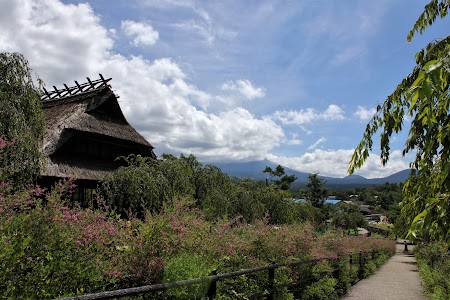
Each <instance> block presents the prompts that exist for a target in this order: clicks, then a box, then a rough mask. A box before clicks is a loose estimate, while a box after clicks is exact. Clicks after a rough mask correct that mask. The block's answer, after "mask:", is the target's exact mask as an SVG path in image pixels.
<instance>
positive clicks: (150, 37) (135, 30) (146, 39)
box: [121, 20, 159, 46]
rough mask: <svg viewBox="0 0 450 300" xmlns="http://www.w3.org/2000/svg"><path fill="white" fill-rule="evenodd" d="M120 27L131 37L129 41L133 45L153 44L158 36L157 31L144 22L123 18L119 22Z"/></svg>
mask: <svg viewBox="0 0 450 300" xmlns="http://www.w3.org/2000/svg"><path fill="white" fill-rule="evenodd" d="M121 29H122V31H123V32H124V33H125V34H126V35H127V36H128V37H130V38H132V39H133V40H132V42H131V43H132V44H133V45H134V46H139V45H147V46H151V45H153V44H155V43H156V41H157V40H158V38H159V34H158V31H156V30H155V29H153V27H152V26H151V25H150V24H147V23H145V22H135V21H132V20H125V21H122V23H121Z"/></svg>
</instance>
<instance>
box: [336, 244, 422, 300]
mask: <svg viewBox="0 0 450 300" xmlns="http://www.w3.org/2000/svg"><path fill="white" fill-rule="evenodd" d="M403 249H404V246H403V245H398V244H397V253H396V254H395V255H394V256H393V257H391V258H390V259H389V260H388V261H387V262H386V263H385V264H384V265H383V266H382V267H381V268H380V269H379V270H378V271H377V272H376V273H375V274H373V275H372V276H369V277H368V278H366V279H363V280H361V281H360V282H358V283H357V284H355V285H354V286H352V287H351V288H350V291H349V292H348V294H347V295H346V296H345V297H344V298H343V299H345V300H346V299H348V300H372V299H377V300H378V299H382V300H405V299H407V300H427V297H425V295H424V294H423V289H422V285H421V281H420V278H419V272H418V270H417V262H416V259H415V257H414V256H413V255H407V254H403V253H402V250H403ZM408 249H409V250H411V249H412V246H408Z"/></svg>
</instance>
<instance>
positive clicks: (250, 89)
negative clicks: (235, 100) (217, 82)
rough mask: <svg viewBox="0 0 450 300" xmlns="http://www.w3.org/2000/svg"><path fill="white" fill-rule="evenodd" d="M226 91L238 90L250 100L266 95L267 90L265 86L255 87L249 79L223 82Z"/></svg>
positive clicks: (223, 88)
mask: <svg viewBox="0 0 450 300" xmlns="http://www.w3.org/2000/svg"><path fill="white" fill-rule="evenodd" d="M222 90H224V91H237V92H239V93H240V94H241V95H242V96H244V97H245V98H246V99H248V100H253V99H256V98H261V97H264V96H265V94H266V92H265V89H264V88H261V87H254V86H253V84H252V83H251V82H250V81H249V80H236V81H231V80H230V81H228V82H225V83H224V84H222Z"/></svg>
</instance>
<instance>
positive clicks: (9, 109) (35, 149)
mask: <svg viewBox="0 0 450 300" xmlns="http://www.w3.org/2000/svg"><path fill="white" fill-rule="evenodd" d="M37 82H38V83H39V84H41V83H42V82H41V81H40V80H39V78H37ZM43 138H44V114H43V111H42V107H41V101H40V91H39V88H38V87H36V85H35V83H34V81H33V76H32V73H31V69H30V68H29V66H28V62H27V60H26V59H25V58H24V57H23V56H22V55H21V54H18V53H0V181H10V182H11V183H14V184H21V183H25V182H29V181H31V180H33V179H35V178H36V177H37V176H38V175H39V174H40V171H41V169H42V166H43V159H42V155H41V148H42V142H43Z"/></svg>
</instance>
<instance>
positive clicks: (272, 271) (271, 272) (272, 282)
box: [267, 262, 275, 300]
mask: <svg viewBox="0 0 450 300" xmlns="http://www.w3.org/2000/svg"><path fill="white" fill-rule="evenodd" d="M270 264H271V268H270V269H269V285H268V286H267V289H268V290H269V295H267V300H273V294H274V292H273V291H270V290H271V289H273V288H274V286H275V266H274V265H275V262H271V263H270Z"/></svg>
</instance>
